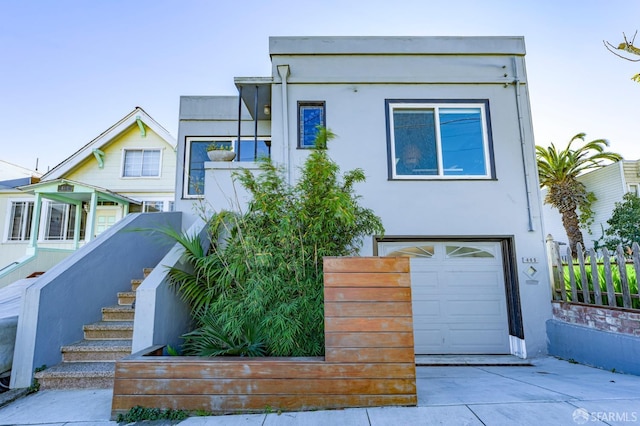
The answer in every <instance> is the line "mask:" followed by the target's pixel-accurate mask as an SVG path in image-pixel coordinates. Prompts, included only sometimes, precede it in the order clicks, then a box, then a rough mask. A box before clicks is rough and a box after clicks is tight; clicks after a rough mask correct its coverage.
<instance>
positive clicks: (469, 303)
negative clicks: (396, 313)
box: [379, 241, 509, 354]
mask: <svg viewBox="0 0 640 426" xmlns="http://www.w3.org/2000/svg"><path fill="white" fill-rule="evenodd" d="M379 249H380V250H379V251H380V253H381V255H383V256H388V255H391V256H397V255H399V254H401V255H409V256H412V258H411V296H412V304H413V322H414V341H415V352H416V354H502V353H509V326H508V317H507V303H506V296H505V283H504V274H503V269H502V255H501V251H500V243H498V242H446V241H437V242H430V241H422V242H402V243H381V245H380V246H379ZM425 253H426V254H425Z"/></svg>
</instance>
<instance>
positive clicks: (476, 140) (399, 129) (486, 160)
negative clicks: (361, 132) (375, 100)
mask: <svg viewBox="0 0 640 426" xmlns="http://www.w3.org/2000/svg"><path fill="white" fill-rule="evenodd" d="M386 113H387V143H388V150H387V151H388V154H389V178H390V179H398V180H401V179H492V178H493V177H494V175H495V173H494V168H493V161H492V142H491V132H490V128H491V127H490V121H489V102H488V101H487V100H478V101H476V100H387V101H386Z"/></svg>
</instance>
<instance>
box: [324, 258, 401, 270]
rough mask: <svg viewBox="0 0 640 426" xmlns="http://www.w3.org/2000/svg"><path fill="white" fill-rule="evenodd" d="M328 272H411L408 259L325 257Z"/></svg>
mask: <svg viewBox="0 0 640 426" xmlns="http://www.w3.org/2000/svg"><path fill="white" fill-rule="evenodd" d="M323 271H324V272H325V273H327V272H382V273H387V272H409V258H408V257H350V258H344V257H325V258H324V260H323Z"/></svg>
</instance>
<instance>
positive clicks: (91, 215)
mask: <svg viewBox="0 0 640 426" xmlns="http://www.w3.org/2000/svg"><path fill="white" fill-rule="evenodd" d="M175 144H176V142H175V139H174V138H173V136H171V135H170V134H169V133H168V132H167V131H166V130H165V129H164V128H163V127H162V126H160V125H159V124H158V123H157V122H156V121H155V120H153V118H151V117H150V116H149V115H148V114H147V113H146V112H145V111H144V110H143V109H142V108H139V107H136V108H135V109H134V110H133V111H131V112H130V113H129V114H127V115H126V116H125V117H123V118H122V119H121V120H119V121H118V122H117V123H115V124H114V125H113V126H111V127H110V128H109V129H107V130H106V131H104V132H103V133H101V134H100V135H99V136H98V137H96V138H95V139H93V140H92V141H91V142H89V143H88V144H86V145H85V146H83V147H82V148H80V149H79V150H78V151H76V152H75V153H73V154H72V155H71V156H70V157H68V158H67V159H66V160H64V161H63V162H62V163H60V164H59V165H57V166H56V167H54V168H53V169H51V170H50V171H49V172H47V173H45V174H44V175H42V177H41V179H40V180H39V181H37V180H31V181H24V182H22V183H21V184H20V183H19V182H15V181H12V182H13V183H12V184H11V185H8V186H10V187H6V188H4V189H2V188H0V237H1V241H0V287H2V286H4V285H7V284H9V283H10V282H13V281H14V280H16V279H19V278H24V277H25V276H27V275H29V274H30V273H32V272H35V271H44V270H46V269H47V268H48V266H51V265H52V264H55V263H57V261H59V260H60V259H61V258H62V257H65V256H66V255H68V253H70V252H71V251H73V250H75V249H77V248H78V247H80V246H81V245H83V244H84V243H86V242H88V241H90V240H91V239H93V238H94V237H95V236H97V235H98V234H100V233H101V232H103V231H104V230H106V229H107V228H109V227H110V226H111V225H113V224H114V223H115V222H117V221H118V220H120V219H121V218H122V217H123V216H124V215H126V214H127V213H129V212H136V211H172V210H173V200H174V197H175V193H174V181H175V170H176V154H175ZM36 253H39V257H40V261H42V260H43V259H44V258H48V260H46V261H45V263H44V264H43V263H42V262H40V264H38V262H36V261H35V260H34V255H35V254H36ZM61 256H62V257H61ZM27 259H29V262H28V263H29V264H30V265H29V267H26V263H27V262H26V260H27ZM20 264H22V266H21V265H20ZM47 265H48V266H47Z"/></svg>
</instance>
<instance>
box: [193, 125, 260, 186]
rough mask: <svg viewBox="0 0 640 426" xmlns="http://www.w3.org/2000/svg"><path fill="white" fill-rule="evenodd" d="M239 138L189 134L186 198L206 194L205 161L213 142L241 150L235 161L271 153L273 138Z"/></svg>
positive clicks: (254, 159) (234, 149) (255, 158)
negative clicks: (239, 144) (208, 148)
mask: <svg viewBox="0 0 640 426" xmlns="http://www.w3.org/2000/svg"><path fill="white" fill-rule="evenodd" d="M240 143H241V146H240V150H238V139H237V138H230V137H218V136H187V137H186V138H185V167H184V184H183V189H182V194H183V197H184V198H195V197H200V196H202V194H204V174H205V170H204V163H205V162H207V161H209V157H208V156H207V147H208V146H209V145H211V144H216V145H219V146H224V145H229V146H231V150H232V151H234V152H236V153H237V152H238V151H240V155H239V156H237V157H236V159H235V160H234V161H256V160H257V159H259V158H261V157H269V156H270V155H271V139H270V138H264V137H258V139H257V143H256V140H255V138H251V137H247V138H242V139H241V140H240Z"/></svg>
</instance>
